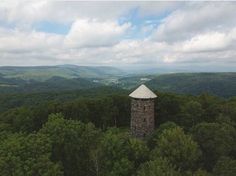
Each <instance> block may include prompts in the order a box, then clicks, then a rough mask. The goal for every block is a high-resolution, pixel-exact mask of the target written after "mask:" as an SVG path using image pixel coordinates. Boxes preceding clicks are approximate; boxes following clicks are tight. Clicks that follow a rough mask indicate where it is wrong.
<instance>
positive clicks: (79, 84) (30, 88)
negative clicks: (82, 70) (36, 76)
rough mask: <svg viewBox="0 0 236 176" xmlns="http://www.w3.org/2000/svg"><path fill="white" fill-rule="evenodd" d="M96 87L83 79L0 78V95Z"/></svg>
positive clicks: (96, 85) (97, 84) (96, 84)
mask: <svg viewBox="0 0 236 176" xmlns="http://www.w3.org/2000/svg"><path fill="white" fill-rule="evenodd" d="M98 86H101V85H100V84H99V83H94V82H92V81H90V80H86V79H84V78H73V79H67V78H62V77H56V76H55V77H52V78H50V79H48V80H46V81H35V80H30V81H26V80H23V79H16V78H13V79H10V78H2V77H0V94H7V93H33V92H55V91H57V92H58V91H65V90H79V89H89V88H93V87H98Z"/></svg>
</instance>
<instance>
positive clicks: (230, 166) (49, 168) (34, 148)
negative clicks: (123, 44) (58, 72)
mask: <svg viewBox="0 0 236 176" xmlns="http://www.w3.org/2000/svg"><path fill="white" fill-rule="evenodd" d="M156 93H157V95H158V98H157V101H156V107H155V111H156V113H155V114H156V131H155V132H154V134H153V135H152V136H150V137H149V138H147V139H146V140H145V141H140V140H138V139H134V138H132V137H131V136H130V134H129V132H128V129H129V123H130V99H129V97H128V96H127V95H128V92H127V91H124V90H119V89H116V88H107V87H104V88H98V89H91V90H87V91H86V90H80V91H73V92H57V93H55V92H54V93H43V94H29V95H28V94H25V95H17V96H16V95H5V96H2V97H1V98H0V100H1V103H3V105H4V106H3V108H2V107H1V113H0V140H1V141H2V142H1V144H0V175H3V176H5V175H14V174H15V175H19V176H21V175H22V176H23V175H50V176H53V175H66V176H75V175H76V176H77V175H83V176H86V175H88V176H93V175H94V176H95V175H96V176H97V175H101V176H108V175H109V176H110V175H112V176H120V175H121V176H130V175H137V176H150V175H151V176H155V175H158V176H159V175H160V176H161V175H173V176H175V175H186V176H190V175H196V176H205V175H206V176H207V175H217V176H218V175H222V176H223V175H224V176H233V175H235V173H236V172H235V169H236V129H235V127H236V124H235V123H236V99H235V98H231V99H228V100H225V99H222V98H219V97H214V96H210V95H208V94H202V95H199V96H190V95H177V94H172V93H161V92H156ZM4 98H5V99H4ZM50 114H51V115H50Z"/></svg>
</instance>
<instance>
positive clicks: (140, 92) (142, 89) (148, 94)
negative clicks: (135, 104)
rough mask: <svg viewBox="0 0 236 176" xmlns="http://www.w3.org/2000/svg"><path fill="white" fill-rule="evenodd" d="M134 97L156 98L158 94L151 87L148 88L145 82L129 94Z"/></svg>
mask: <svg viewBox="0 0 236 176" xmlns="http://www.w3.org/2000/svg"><path fill="white" fill-rule="evenodd" d="M129 96H130V97H132V98H139V99H151V98H156V97H157V95H156V94H154V93H153V92H152V91H151V90H150V89H149V88H147V87H146V86H145V85H144V84H142V85H141V86H139V87H138V88H137V89H136V90H135V91H133V92H132V93H131V94H129Z"/></svg>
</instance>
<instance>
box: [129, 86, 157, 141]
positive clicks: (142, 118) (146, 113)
mask: <svg viewBox="0 0 236 176" xmlns="http://www.w3.org/2000/svg"><path fill="white" fill-rule="evenodd" d="M129 96H130V97H131V98H132V100H131V134H132V135H133V136H135V137H137V138H144V137H145V136H147V135H149V134H151V133H152V132H153V130H154V128H155V122H154V99H155V98H156V97H157V96H156V94H154V93H153V92H152V91H151V90H150V89H148V88H147V87H146V86H145V85H141V86H139V87H138V88H137V89H136V90H135V91H133V92H132V93H131V94H130V95H129Z"/></svg>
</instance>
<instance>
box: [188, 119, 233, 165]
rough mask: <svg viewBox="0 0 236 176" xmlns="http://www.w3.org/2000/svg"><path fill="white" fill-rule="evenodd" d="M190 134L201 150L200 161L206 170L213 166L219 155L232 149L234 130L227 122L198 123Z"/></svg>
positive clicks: (227, 153)
mask: <svg viewBox="0 0 236 176" xmlns="http://www.w3.org/2000/svg"><path fill="white" fill-rule="evenodd" d="M192 134H193V137H194V139H195V140H196V141H197V142H198V144H199V146H200V148H201V150H202V152H203V155H202V162H203V164H204V167H205V168H206V169H207V170H211V169H212V168H213V166H214V165H215V163H216V161H217V160H218V159H219V157H221V156H227V155H229V154H230V153H231V152H232V151H233V150H234V147H235V141H236V130H235V128H234V127H233V126H231V125H229V124H226V123H200V124H198V125H196V126H195V127H194V128H193V130H192Z"/></svg>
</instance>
